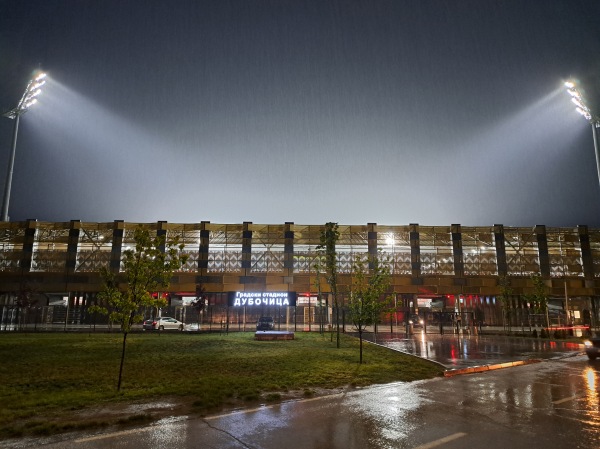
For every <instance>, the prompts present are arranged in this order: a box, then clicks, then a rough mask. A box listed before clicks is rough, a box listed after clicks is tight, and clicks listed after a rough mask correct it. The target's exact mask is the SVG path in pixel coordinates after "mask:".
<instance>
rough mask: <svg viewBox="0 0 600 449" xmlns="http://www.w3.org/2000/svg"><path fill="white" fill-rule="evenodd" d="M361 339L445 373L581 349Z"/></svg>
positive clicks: (431, 337) (450, 339)
mask: <svg viewBox="0 0 600 449" xmlns="http://www.w3.org/2000/svg"><path fill="white" fill-rule="evenodd" d="M365 339H368V340H369V341H373V342H376V343H378V344H381V345H383V346H387V347H389V348H391V349H394V350H397V351H401V352H405V353H408V354H412V355H416V356H419V357H423V358H426V359H429V360H433V361H435V362H437V363H440V364H441V365H443V366H444V367H446V368H447V369H459V368H467V367H473V366H483V365H492V364H499V363H505V362H514V361H518V360H531V359H541V360H547V359H556V358H562V357H565V356H569V355H574V354H576V353H580V352H582V351H583V348H584V347H583V345H581V344H579V343H575V342H568V341H560V340H559V341H548V340H540V339H535V338H524V337H523V338H519V337H510V338H509V337H506V336H498V335H495V336H459V335H458V334H452V333H446V334H443V335H440V334H425V333H422V332H416V333H415V334H414V335H412V336H410V337H408V338H407V337H406V336H405V334H392V333H379V334H377V335H376V336H375V335H374V334H372V333H366V334H365ZM599 447H600V446H599Z"/></svg>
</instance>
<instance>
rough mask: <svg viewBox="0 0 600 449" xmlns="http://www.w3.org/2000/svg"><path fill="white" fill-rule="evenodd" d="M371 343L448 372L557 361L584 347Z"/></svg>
mask: <svg viewBox="0 0 600 449" xmlns="http://www.w3.org/2000/svg"><path fill="white" fill-rule="evenodd" d="M366 335H367V339H368V340H370V341H375V342H376V343H378V344H381V345H383V346H387V347H389V348H391V349H394V350H397V351H401V352H405V353H407V354H412V355H416V356H419V357H423V358H426V359H429V360H433V361H436V362H438V363H440V364H442V365H444V366H445V367H446V368H449V369H452V368H466V367H470V366H481V365H491V364H497V363H505V362H514V361H516V360H528V359H544V360H545V359H553V358H562V357H565V356H567V355H575V354H576V353H578V352H582V351H583V345H580V344H579V343H575V342H567V341H563V342H560V341H558V342H557V341H548V340H541V339H536V338H518V337H502V336H493V337H483V336H458V335H453V334H448V335H438V334H425V333H416V334H415V335H413V336H412V337H408V338H406V337H405V335H404V334H390V333H387V334H385V333H384V334H381V333H380V334H377V336H376V337H374V336H373V334H366Z"/></svg>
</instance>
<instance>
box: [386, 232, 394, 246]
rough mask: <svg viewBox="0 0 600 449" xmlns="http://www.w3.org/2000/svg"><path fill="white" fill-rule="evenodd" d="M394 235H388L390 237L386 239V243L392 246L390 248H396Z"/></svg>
mask: <svg viewBox="0 0 600 449" xmlns="http://www.w3.org/2000/svg"><path fill="white" fill-rule="evenodd" d="M394 242H395V240H394V235H393V234H388V236H387V237H386V239H385V243H386V244H388V245H390V246H394Z"/></svg>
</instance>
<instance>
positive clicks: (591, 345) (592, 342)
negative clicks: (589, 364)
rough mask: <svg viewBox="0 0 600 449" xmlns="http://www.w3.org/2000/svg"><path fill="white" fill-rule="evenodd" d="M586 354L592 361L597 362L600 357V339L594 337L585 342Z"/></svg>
mask: <svg viewBox="0 0 600 449" xmlns="http://www.w3.org/2000/svg"><path fill="white" fill-rule="evenodd" d="M583 344H584V346H585V353H586V354H587V356H588V358H589V359H590V360H596V357H598V356H599V355H600V337H592V338H589V339H588V340H586V341H584V342H583Z"/></svg>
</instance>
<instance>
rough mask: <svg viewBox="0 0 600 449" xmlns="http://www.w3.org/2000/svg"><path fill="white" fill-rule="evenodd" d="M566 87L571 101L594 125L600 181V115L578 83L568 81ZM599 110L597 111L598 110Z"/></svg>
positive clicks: (593, 131) (595, 149) (599, 178)
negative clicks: (593, 110)
mask: <svg viewBox="0 0 600 449" xmlns="http://www.w3.org/2000/svg"><path fill="white" fill-rule="evenodd" d="M565 87H566V88H567V92H568V93H569V95H571V101H572V102H573V103H574V104H575V106H576V107H575V110H576V111H577V112H579V113H580V114H581V115H582V116H583V117H584V118H585V119H586V120H587V121H588V122H590V124H591V125H592V135H593V137H594V151H595V153H596V168H597V170H598V180H599V181H600V150H599V149H598V145H599V142H598V131H597V129H598V128H600V117H599V116H597V115H594V113H593V112H592V110H591V109H590V108H589V107H588V105H587V104H586V102H585V99H584V98H583V95H581V92H580V91H579V89H577V85H576V84H575V82H574V81H567V82H566V83H565ZM596 112H597V111H596Z"/></svg>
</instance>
